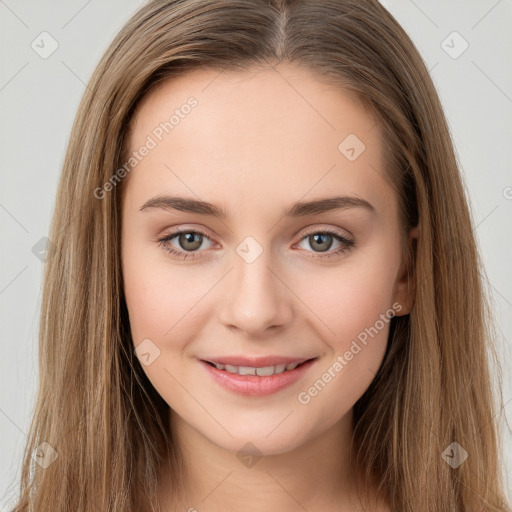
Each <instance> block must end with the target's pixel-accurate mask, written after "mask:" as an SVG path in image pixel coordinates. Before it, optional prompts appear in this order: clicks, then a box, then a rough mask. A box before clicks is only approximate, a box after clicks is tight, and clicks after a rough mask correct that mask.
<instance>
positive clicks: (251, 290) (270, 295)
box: [221, 237, 291, 335]
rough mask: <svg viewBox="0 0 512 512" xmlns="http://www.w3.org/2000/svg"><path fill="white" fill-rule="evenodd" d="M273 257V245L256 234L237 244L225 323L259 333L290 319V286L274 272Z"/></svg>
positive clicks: (226, 304)
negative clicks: (265, 243) (288, 290)
mask: <svg viewBox="0 0 512 512" xmlns="http://www.w3.org/2000/svg"><path fill="white" fill-rule="evenodd" d="M273 260H274V258H273V256H272V254H271V250H270V248H268V247H265V248H264V247H263V246H262V245H261V244H260V243H259V242H257V241H256V240H255V239H254V238H253V237H247V238H246V239H244V240H243V241H242V242H241V243H240V244H239V245H238V246H237V247H236V254H234V255H233V265H234V267H235V271H234V272H233V273H232V274H231V276H230V278H229V279H228V280H227V281H228V282H227V284H226V286H227V290H226V295H225V301H224V304H223V308H222V314H221V320H222V322H223V323H224V324H225V325H228V326H229V325H232V326H236V327H238V328H239V329H240V330H242V331H245V332H247V333H250V334H252V335H256V334H258V333H261V332H263V331H265V330H266V329H267V328H268V327H275V326H279V325H284V324H286V323H287V322H288V321H289V319H290V317H291V304H290V302H289V297H288V296H287V293H286V287H284V285H283V284H282V283H281V282H280V280H279V279H277V278H276V276H275V275H274V274H275V273H276V271H275V270H274V269H273Z"/></svg>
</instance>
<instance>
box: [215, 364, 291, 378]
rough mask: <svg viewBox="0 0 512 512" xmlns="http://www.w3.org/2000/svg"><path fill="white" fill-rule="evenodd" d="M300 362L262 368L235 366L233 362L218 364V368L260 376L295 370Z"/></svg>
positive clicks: (240, 373)
mask: <svg viewBox="0 0 512 512" xmlns="http://www.w3.org/2000/svg"><path fill="white" fill-rule="evenodd" d="M297 366H299V363H290V364H278V365H276V366H264V367H262V368H254V367H252V366H233V365H231V364H221V363H219V364H216V365H215V367H216V368H217V369H218V370H226V371H227V372H229V373H238V374H239V375H258V376H260V377H268V376H270V375H274V374H277V373H283V372H284V371H289V370H294V369H295V368H297Z"/></svg>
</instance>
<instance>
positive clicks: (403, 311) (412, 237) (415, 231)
mask: <svg viewBox="0 0 512 512" xmlns="http://www.w3.org/2000/svg"><path fill="white" fill-rule="evenodd" d="M419 234H420V227H419V225H417V226H415V227H413V228H412V229H411V230H410V231H409V239H408V241H407V244H408V248H409V254H410V256H411V257H410V258H409V259H407V258H403V260H402V263H401V265H400V269H399V271H398V274H397V278H396V282H395V290H394V298H393V301H394V302H393V304H399V305H400V306H401V307H400V308H398V307H396V308H395V315H396V316H402V315H407V314H409V313H410V311H411V309H412V306H413V304H414V299H415V290H414V281H413V280H414V262H415V259H416V258H415V255H416V244H417V241H418V237H419Z"/></svg>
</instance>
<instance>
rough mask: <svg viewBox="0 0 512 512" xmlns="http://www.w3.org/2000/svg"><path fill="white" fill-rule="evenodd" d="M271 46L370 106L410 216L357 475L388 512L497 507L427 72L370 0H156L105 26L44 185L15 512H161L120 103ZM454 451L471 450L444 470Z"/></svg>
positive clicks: (475, 341)
mask: <svg viewBox="0 0 512 512" xmlns="http://www.w3.org/2000/svg"><path fill="white" fill-rule="evenodd" d="M279 62H290V63H295V64H297V65H300V66H303V67H304V68H307V69H309V70H311V71H312V72H314V73H315V74H316V75H317V76H318V77H319V79H320V78H321V79H322V80H327V81H329V82H332V83H333V84H337V85H339V86H340V87H342V88H344V89H346V90H350V91H353V92H354V93H356V94H357V95H358V96H359V97H360V98H361V99H362V100H363V101H365V102H366V103H367V105H369V106H370V107H371V109H372V110H373V111H374V112H375V113H376V115H377V119H378V121H379V124H380V127H381V128H382V133H383V141H382V142H383V144H385V146H386V148H387V151H386V153H387V156H388V162H387V171H388V175H389V176H388V179H389V181H390V183H392V184H393V186H394V187H395V188H396V191H397V196H398V198H399V204H400V206H401V220H402V230H403V231H402V232H403V233H404V235H405V233H407V231H408V229H409V228H411V227H412V226H415V225H416V224H418V223H419V226H420V235H419V239H418V242H417V245H416V247H415V250H414V251H409V252H408V253H407V257H408V258H410V261H411V262H413V266H412V268H413V274H414V275H413V277H412V282H413V283H414V287H415V304H414V307H413V309H412V311H411V313H410V314H409V315H406V316H402V317H397V318H394V319H393V320H392V324H391V332H390V336H389V341H388V349H387V352H386V355H385V358H384V361H383V363H382V365H381V368H380V369H379V372H378V374H377V375H376V377H375V379H374V381H373V382H372V384H371V386H370V387H369V389H368V390H367V391H366V392H365V393H364V395H363V396H362V397H361V398H360V400H359V401H358V402H357V403H356V405H355V408H354V437H353V445H352V447H353V458H352V459H351V463H352V464H353V466H354V474H357V475H359V476H360V480H361V481H362V482H363V487H362V489H364V488H365V486H368V488H369V487H370V485H371V486H372V488H373V486H376V487H377V488H378V490H379V492H380V494H381V496H382V497H383V498H385V499H386V500H387V502H388V503H389V504H390V506H391V507H392V509H393V510H400V511H414V512H420V511H436V512H443V511H447V512H448V511H450V512H451V511H469V510H471V511H473V510H475V511H476V510H485V511H491V510H492V511H502V512H504V511H509V512H510V508H508V505H507V503H506V499H505V496H504V491H503V483H502V480H501V478H502V476H501V475H500V458H499V457H500V450H499V445H498V441H499V432H498V427H497V421H496V417H497V415H498V413H499V412H500V409H499V406H498V405H497V397H495V396H494V393H493V383H492V382H491V374H490V368H489V364H490V363H491V358H492V360H493V362H494V363H495V367H496V369H497V371H498V372H499V371H500V369H499V365H498V361H497V358H496V353H495V349H494V348H493V345H492V339H493V338H492V332H491V330H490V328H489V326H490V323H489V312H488V307H487V306H486V299H485V293H484V290H483V285H482V279H481V276H480V273H483V268H482V265H481V261H480V258H479V255H478V251H477V247H476V244H475V239H474V236H473V232H472V227H473V225H472V220H471V216H470V212H469V208H468V198H467V197H466V195H465V190H464V185H463V183H462V181H461V175H460V172H459V169H458V165H457V162H456V158H455V156H454V149H453V144H452V141H451V137H450V133H449V130H448V127H447V123H446V120H445V117H444V114H443V111H442V108H441V105H440V102H439V99H438V96H437V93H436V90H435V87H434V85H433V83H432V80H431V78H430V77H429V73H428V70H427V69H426V67H425V65H424V62H423V61H422V59H421V57H420V55H419V53H418V51H417V50H416V48H415V47H414V45H413V43H412V41H411V39H410V38H409V37H408V36H407V34H406V33H405V31H404V30H403V29H402V28H401V27H400V25H399V24H398V23H397V22H396V20H395V19H394V18H393V17H392V16H391V15H390V14H389V13H388V12H387V11H386V10H385V9H384V8H383V7H382V6H381V5H380V4H379V3H378V2H377V1H376V0H367V1H361V0H219V1H210V0H152V1H150V2H149V3H147V4H145V5H144V6H143V7H142V8H141V9H140V10H139V11H138V12H136V13H135V14H134V15H133V17H132V18H131V19H130V20H129V21H128V22H127V23H126V25H125V26H124V27H123V28H122V30H121V31H120V33H119V34H118V35H117V36H116V38H115V39H114V41H113V42H112V44H111V45H110V47H109V48H108V50H107V51H106V53H105V55H104V56H103V58H102V59H101V61H100V63H99V65H98V66H97V68H96V70H95V72H94V74H93V76H92V78H91V79H90V82H89V84H88V86H87V88H86V91H85V93H84V97H83V99H82V102H81V104H80V108H79V110H78V113H77V116H76V119H75V122H74V125H73V129H72V132H71V137H70V141H69V146H68V149H67V153H66V157H65V161H64V166H63V170H62V176H61V179H60V184H59V188H58V193H57V197H56V207H55V211H54V215H53V222H52V225H51V231H50V240H51V244H50V250H49V254H48V261H47V264H46V268H45V276H44V290H43V302H42V311H41V317H40V338H39V379H40V381H39V392H38V395H37V402H36V407H35V411H34V416H33V420H32V424H31V429H30V433H29V439H28V443H27V446H26V451H25V455H24V461H23V467H22V478H21V488H20V497H19V502H18V504H17V508H16V510H17V512H22V511H37V512H56V511H57V512H62V511H68V510H69V511H73V512H85V511H87V512H89V511H102V512H105V511H107V510H108V511H112V512H129V511H139V510H140V511H146V510H158V508H159V507H158V504H157V503H156V499H155V490H156V483H157V477H158V475H159V471H160V469H161V467H162V464H163V461H164V460H170V461H171V468H172V475H173V476H174V480H173V481H174V483H175V486H176V489H178V488H179V486H180V485H181V484H180V477H181V471H180V467H181V463H182V460H181V457H180V452H179V448H178V446H177V445H176V444H175V443H174V440H173V435H172V432H171V430H170V428H169V425H168V414H167V413H168V405H167V404H166V403H165V402H164V400H163V399H162V397H161V396H160V395H159V394H158V393H157V392H156V391H155V390H154V388H153V387H152V386H151V384H150V382H149V380H148V379H147V377H146V375H145V374H144V372H143V370H142V368H141V366H140V364H139V361H138V359H137V358H136V357H135V355H134V350H133V346H132V340H131V336H130V326H129V322H128V316H127V311H126V306H125V300H124V296H123V281H122V275H121V265H120V237H119V233H120V231H121V230H120V210H119V208H120V197H121V196H120V192H121V185H122V177H123V175H124V174H125V173H123V172H119V169H120V168H121V166H122V165H123V163H124V162H125V161H126V158H127V154H126V152H127V148H126V145H127V144H126V143H127V140H128V134H129V128H130V120H131V119H132V118H133V114H134V111H135V109H136V107H137V105H138V103H139V101H140V99H141V98H142V97H143V96H144V95H145V94H146V93H147V92H148V91H149V90H150V88H151V87H153V86H154V85H155V83H157V82H158V81H161V80H164V79H172V77H173V76H176V75H178V74H181V73H186V72H187V71H188V70H192V69H194V68H196V69H197V68H210V69H215V70H219V72H221V71H222V70H235V71H236V70H240V71H243V70H246V69H247V68H248V67H250V66H258V65H264V66H268V65H275V64H276V63H279ZM114 178H115V179H114ZM116 180H117V181H116ZM119 181H121V183H118V182H119ZM107 182H108V183H110V185H109V186H105V184H106V183H107ZM499 375H500V379H499V383H500V384H501V373H499ZM498 398H499V399H501V401H502V398H501V395H500V396H499V397H498ZM455 442H456V443H458V445H460V447H461V448H459V447H458V445H453V444H452V443H455ZM42 443H47V444H42ZM447 449H448V453H449V456H451V457H453V454H454V453H458V454H459V455H460V454H461V453H464V452H462V451H461V450H462V449H463V450H465V452H467V454H468V458H467V460H465V461H464V462H463V463H462V464H460V465H458V467H453V466H452V465H450V464H448V463H447V462H446V457H445V456H444V454H446V450H447ZM36 450H39V451H40V452H41V453H39V456H40V457H42V459H43V460H46V462H45V463H44V464H40V463H38V461H37V460H38V459H37V456H36V457H34V458H32V455H33V454H34V452H35V451H36ZM450 450H451V451H450ZM454 450H455V451H454ZM457 450H459V451H457ZM55 455H57V456H56V458H55ZM48 457H50V458H48ZM53 459H54V460H53ZM51 460H53V461H52V462H51V463H50V464H48V461H51Z"/></svg>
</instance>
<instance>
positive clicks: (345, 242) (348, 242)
mask: <svg viewBox="0 0 512 512" xmlns="http://www.w3.org/2000/svg"><path fill="white" fill-rule="evenodd" d="M183 233H194V234H198V235H202V237H203V238H204V239H207V240H209V241H210V242H211V244H212V246H214V245H215V242H214V241H213V240H212V239H211V237H210V236H208V235H207V234H206V233H203V232H201V231H198V230H194V229H190V230H186V229H185V230H181V231H176V232H174V233H169V234H168V235H165V236H163V237H161V238H158V239H157V240H156V241H157V242H158V243H159V244H160V245H162V247H163V248H164V250H166V251H167V252H173V251H174V252H173V253H174V254H179V253H181V254H182V255H187V256H190V255H195V254H200V253H202V252H205V250H204V249H203V250H195V251H185V250H183V249H178V248H176V247H174V246H173V245H172V244H171V241H172V240H173V239H174V238H176V237H178V236H179V235H181V234H183ZM315 234H326V235H330V236H332V237H333V238H334V239H335V240H336V241H338V242H339V243H340V244H341V247H339V248H338V249H330V250H328V251H326V252H325V253H322V252H315V251H311V250H307V249H303V250H304V251H305V252H308V253H311V254H312V256H311V257H313V258H315V257H318V258H322V257H329V256H334V255H336V254H338V253H341V252H344V251H346V250H349V249H351V248H352V246H354V245H355V242H354V241H353V240H352V239H350V238H347V237H345V236H344V235H341V234H340V233H337V232H333V231H329V230H321V229H318V230H316V231H310V232H308V233H305V234H304V235H303V236H302V237H301V238H300V240H299V241H298V242H297V243H295V244H294V247H295V246H297V245H299V244H300V243H301V242H303V241H304V240H306V239H307V238H308V237H309V236H312V235H315ZM166 244H169V248H167V249H166V247H165V246H166ZM171 248H172V250H173V251H171ZM210 248H211V247H210Z"/></svg>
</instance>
